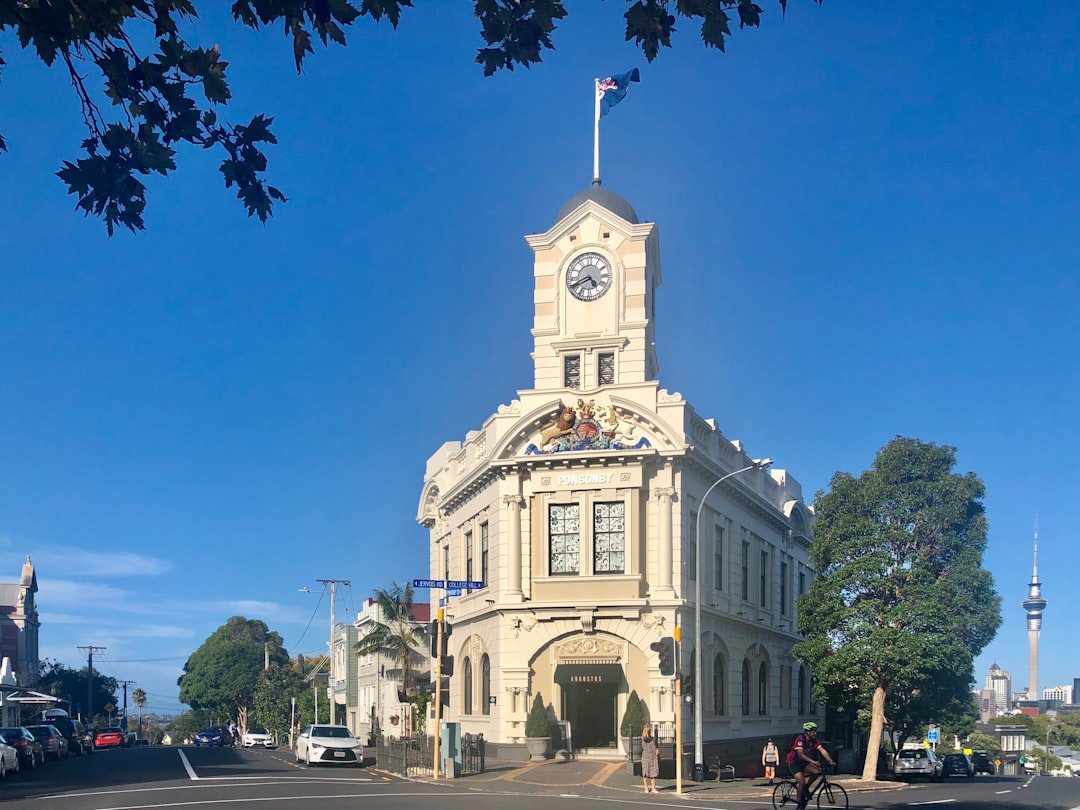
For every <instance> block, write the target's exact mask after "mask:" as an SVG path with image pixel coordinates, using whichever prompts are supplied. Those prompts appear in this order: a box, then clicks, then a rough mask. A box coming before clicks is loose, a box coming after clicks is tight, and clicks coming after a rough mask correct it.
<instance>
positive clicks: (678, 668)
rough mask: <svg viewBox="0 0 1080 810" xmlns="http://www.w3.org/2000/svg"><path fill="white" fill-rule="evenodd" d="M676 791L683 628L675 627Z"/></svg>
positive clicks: (677, 788) (677, 781)
mask: <svg viewBox="0 0 1080 810" xmlns="http://www.w3.org/2000/svg"><path fill="white" fill-rule="evenodd" d="M674 633H675V649H674V651H673V655H674V657H675V793H677V794H679V795H682V766H683V754H682V658H680V657H679V648H680V647H682V628H681V627H676V628H675V631H674Z"/></svg>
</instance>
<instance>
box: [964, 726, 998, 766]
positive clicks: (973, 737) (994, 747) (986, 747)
mask: <svg viewBox="0 0 1080 810" xmlns="http://www.w3.org/2000/svg"><path fill="white" fill-rule="evenodd" d="M968 743H969V744H970V745H971V747H972V749H975V750H979V751H985V752H986V754H987V756H989V757H990V759H994V758H996V757H997V755H998V754H1000V753H1001V744H1000V743H999V742H998V741H997V737H991V736H990V735H989V734H984V733H983V732H981V731H973V732H971V734H970V735H968Z"/></svg>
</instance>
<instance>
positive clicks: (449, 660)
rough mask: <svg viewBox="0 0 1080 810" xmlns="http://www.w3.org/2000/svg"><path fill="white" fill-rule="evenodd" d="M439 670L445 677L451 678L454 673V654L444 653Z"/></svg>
mask: <svg viewBox="0 0 1080 810" xmlns="http://www.w3.org/2000/svg"><path fill="white" fill-rule="evenodd" d="M439 672H441V673H442V676H443V677H444V678H450V677H452V676H453V674H454V656H452V655H444V656H443V657H442V660H441V661H440V662H439Z"/></svg>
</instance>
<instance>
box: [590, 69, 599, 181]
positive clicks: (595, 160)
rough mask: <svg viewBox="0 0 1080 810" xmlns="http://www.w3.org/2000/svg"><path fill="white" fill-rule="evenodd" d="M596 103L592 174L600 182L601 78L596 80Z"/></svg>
mask: <svg viewBox="0 0 1080 810" xmlns="http://www.w3.org/2000/svg"><path fill="white" fill-rule="evenodd" d="M595 84H596V91H595V93H594V94H593V95H594V96H595V97H596V105H595V109H594V111H593V139H592V176H593V182H594V183H599V182H600V80H599V79H596V80H595Z"/></svg>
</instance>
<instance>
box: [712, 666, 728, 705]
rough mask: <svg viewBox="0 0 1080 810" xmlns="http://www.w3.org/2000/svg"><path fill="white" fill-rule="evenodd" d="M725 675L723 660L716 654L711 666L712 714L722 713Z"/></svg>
mask: <svg viewBox="0 0 1080 810" xmlns="http://www.w3.org/2000/svg"><path fill="white" fill-rule="evenodd" d="M725 677H726V676H725V674H724V659H723V658H722V657H721V656H720V655H719V654H717V656H716V658H714V659H713V665H712V704H713V714H723V713H724V696H725V695H724V693H725V686H726V682H725Z"/></svg>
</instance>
